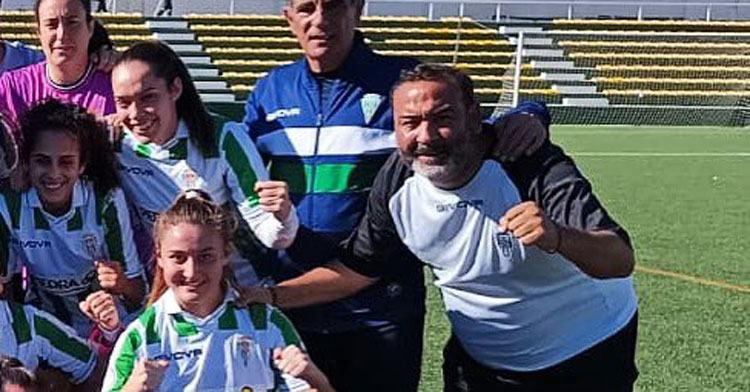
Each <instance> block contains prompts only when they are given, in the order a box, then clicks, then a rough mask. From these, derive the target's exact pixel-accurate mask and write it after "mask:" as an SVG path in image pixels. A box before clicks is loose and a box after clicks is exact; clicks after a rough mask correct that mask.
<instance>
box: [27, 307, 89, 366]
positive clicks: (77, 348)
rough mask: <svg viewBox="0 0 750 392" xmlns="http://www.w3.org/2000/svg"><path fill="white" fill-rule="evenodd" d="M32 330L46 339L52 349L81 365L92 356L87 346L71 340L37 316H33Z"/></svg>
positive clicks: (50, 323) (47, 321)
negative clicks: (79, 362)
mask: <svg viewBox="0 0 750 392" xmlns="http://www.w3.org/2000/svg"><path fill="white" fill-rule="evenodd" d="M34 329H35V330H36V332H37V334H38V335H39V336H42V337H44V338H45V339H47V340H48V341H49V342H50V343H51V344H52V346H53V347H54V348H56V349H58V350H60V351H62V352H63V353H65V354H67V355H68V356H71V357H73V358H75V359H77V360H79V361H81V362H83V363H88V362H89V360H90V359H91V356H92V355H93V354H94V353H93V351H91V349H90V348H89V347H88V346H87V345H85V344H83V343H81V342H80V341H78V340H76V339H71V338H70V336H68V334H66V333H65V332H64V331H63V330H62V329H60V328H58V327H57V326H56V325H55V324H53V323H52V322H51V321H49V320H47V319H45V318H43V317H40V316H39V315H35V316H34Z"/></svg>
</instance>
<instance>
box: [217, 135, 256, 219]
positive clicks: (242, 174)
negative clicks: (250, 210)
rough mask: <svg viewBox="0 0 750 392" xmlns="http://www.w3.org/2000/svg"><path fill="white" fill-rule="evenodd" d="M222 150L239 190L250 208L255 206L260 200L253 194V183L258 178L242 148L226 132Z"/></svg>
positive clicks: (233, 137)
mask: <svg viewBox="0 0 750 392" xmlns="http://www.w3.org/2000/svg"><path fill="white" fill-rule="evenodd" d="M222 149H223V150H224V151H225V152H226V159H227V162H229V166H230V167H231V169H232V171H233V172H234V175H235V176H236V177H237V181H238V182H239V185H240V189H242V192H243V193H244V194H245V197H246V200H247V201H248V202H249V203H250V206H253V207H254V206H257V205H258V203H259V199H260V198H259V197H258V194H257V193H255V182H256V181H257V179H258V177H257V176H256V174H255V171H253V166H252V165H251V164H250V160H249V159H248V157H247V156H246V155H245V152H244V151H243V150H242V146H240V143H239V142H238V141H237V138H236V137H235V136H234V135H233V134H232V133H231V132H228V133H227V134H226V136H225V137H224V142H223V143H222Z"/></svg>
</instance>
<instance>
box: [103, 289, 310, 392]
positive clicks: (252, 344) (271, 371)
mask: <svg viewBox="0 0 750 392" xmlns="http://www.w3.org/2000/svg"><path fill="white" fill-rule="evenodd" d="M234 298H235V295H234V294H233V293H231V292H228V293H227V295H226V296H225V299H224V301H223V302H222V304H221V305H220V306H219V307H218V308H217V309H216V310H215V311H214V312H213V313H211V314H210V315H208V316H206V317H204V318H197V317H195V316H193V315H191V314H190V313H188V312H186V311H183V310H182V309H181V308H180V305H179V304H178V303H177V300H176V298H175V296H174V293H173V292H172V290H167V291H166V292H165V293H164V294H163V295H162V296H161V298H159V300H158V301H156V302H155V303H154V304H153V305H152V306H150V307H149V308H148V309H146V311H145V312H144V313H143V314H142V315H141V316H140V318H139V319H138V320H136V321H134V322H133V323H131V324H130V325H129V326H128V328H127V329H126V330H125V332H123V333H122V334H121V335H120V338H119V339H118V340H117V344H116V345H115V348H114V351H113V352H112V355H111V356H110V361H109V365H108V366H107V373H106V375H105V378H104V385H103V387H102V391H104V392H116V391H120V390H122V388H123V386H124V385H125V384H126V383H127V381H128V379H129V378H130V375H131V373H132V371H133V368H134V367H135V365H136V363H137V362H138V360H141V359H150V360H167V361H169V365H168V367H167V370H166V373H165V375H164V380H163V382H162V383H161V385H160V387H159V391H188V392H190V391H196V392H197V391H200V392H203V391H206V392H219V391H220V392H230V391H231V392H245V391H263V392H266V391H279V392H282V391H290V392H297V391H305V390H308V389H310V385H309V384H308V383H307V382H305V381H303V380H301V379H298V378H295V377H291V376H289V375H285V374H280V373H279V372H278V370H276V368H274V367H273V365H272V363H273V361H272V356H271V355H272V352H273V350H274V349H275V348H283V347H286V346H288V345H291V344H294V345H297V346H298V347H302V342H301V340H300V338H299V335H298V334H297V332H296V331H295V329H294V327H293V326H292V324H291V323H290V322H289V320H288V319H287V318H286V317H285V316H284V315H283V314H282V313H281V312H280V311H279V310H277V309H275V308H273V307H271V306H268V305H254V306H252V307H250V308H248V309H239V308H236V307H235V306H234Z"/></svg>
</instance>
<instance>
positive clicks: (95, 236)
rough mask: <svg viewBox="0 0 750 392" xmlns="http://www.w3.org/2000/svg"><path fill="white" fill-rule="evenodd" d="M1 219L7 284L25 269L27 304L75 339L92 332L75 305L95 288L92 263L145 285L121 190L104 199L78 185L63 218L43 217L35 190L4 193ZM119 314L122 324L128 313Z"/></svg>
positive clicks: (0, 237)
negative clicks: (111, 265)
mask: <svg viewBox="0 0 750 392" xmlns="http://www.w3.org/2000/svg"><path fill="white" fill-rule="evenodd" d="M0 215H1V216H2V223H0V242H2V243H3V245H4V246H5V247H4V248H2V246H0V248H2V249H1V250H2V252H0V262H1V263H2V264H3V265H4V267H5V268H4V271H5V275H6V279H7V277H8V276H10V275H12V274H14V273H18V272H20V270H21V266H22V265H25V266H26V268H27V270H28V273H29V277H30V281H31V284H30V290H29V293H28V294H29V295H28V298H27V300H28V302H30V303H32V304H34V305H36V306H38V307H39V308H40V309H42V310H45V311H47V312H49V313H52V314H53V315H55V317H57V318H58V319H60V321H62V322H63V323H65V324H67V325H70V326H72V327H73V328H74V329H75V330H76V331H77V332H78V334H79V336H82V337H88V336H89V334H90V333H91V330H92V327H93V323H92V322H91V320H89V319H88V318H87V317H86V316H85V315H84V314H83V313H82V312H81V311H80V309H79V307H78V303H79V302H80V301H82V300H84V299H86V297H87V296H88V295H89V294H91V293H92V292H93V291H95V289H96V285H97V284H98V283H97V281H96V279H97V277H96V268H95V265H94V262H96V261H118V262H120V263H121V264H122V267H123V271H124V275H125V277H126V278H127V279H139V278H140V279H144V276H143V268H142V265H141V263H140V261H139V259H138V254H137V251H136V249H135V245H134V244H133V232H132V229H131V225H130V214H129V212H128V209H127V205H126V202H125V196H124V195H123V193H122V190H121V189H120V188H114V189H111V190H110V191H108V192H107V193H106V194H104V193H103V192H101V193H100V192H98V191H97V190H95V189H94V187H93V185H92V184H91V183H90V182H88V181H85V180H79V181H78V182H77V183H76V184H75V185H74V187H73V196H72V202H71V207H70V210H69V211H68V212H67V213H65V214H63V215H62V216H53V215H51V214H49V213H47V212H46V211H45V210H44V208H43V206H42V202H41V200H40V199H39V197H38V194H37V192H36V189H34V188H31V189H29V190H28V191H26V192H23V193H16V192H13V191H10V190H5V191H3V193H2V195H1V196H0ZM119 308H120V309H121V317H123V319H126V318H127V317H128V313H127V311H126V310H125V308H124V307H123V306H119ZM132 311H133V312H136V311H138V309H132Z"/></svg>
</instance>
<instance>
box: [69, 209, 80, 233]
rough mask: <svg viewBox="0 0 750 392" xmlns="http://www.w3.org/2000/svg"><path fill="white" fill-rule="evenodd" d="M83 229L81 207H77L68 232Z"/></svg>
mask: <svg viewBox="0 0 750 392" xmlns="http://www.w3.org/2000/svg"><path fill="white" fill-rule="evenodd" d="M81 229H83V214H82V213H81V207H76V212H75V214H74V215H73V217H72V218H70V220H69V221H68V231H79V230H81Z"/></svg>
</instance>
